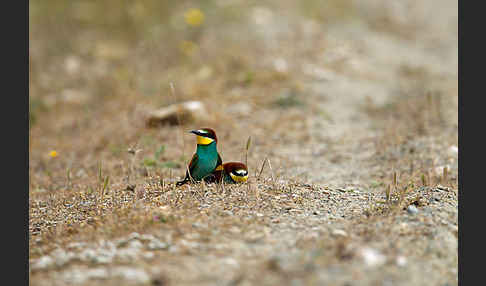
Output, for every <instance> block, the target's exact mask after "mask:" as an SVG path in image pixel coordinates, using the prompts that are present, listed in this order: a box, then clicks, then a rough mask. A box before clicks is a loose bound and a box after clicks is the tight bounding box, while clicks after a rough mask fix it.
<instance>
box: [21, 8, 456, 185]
mask: <svg viewBox="0 0 486 286" xmlns="http://www.w3.org/2000/svg"><path fill="white" fill-rule="evenodd" d="M29 13H30V15H29V20H30V21H29V40H30V43H29V62H30V89H29V92H30V94H29V107H30V111H29V114H30V166H29V169H30V174H31V188H33V189H56V188H57V187H59V186H58V185H56V181H57V180H56V179H55V178H56V176H59V177H65V173H66V172H65V170H66V169H70V170H73V172H74V175H73V179H76V178H79V179H80V180H81V181H80V182H82V178H87V177H89V175H90V174H96V172H97V166H98V164H99V162H100V161H104V162H105V163H106V166H107V169H109V170H110V172H113V175H114V176H115V178H119V180H120V181H121V180H122V178H123V177H124V174H125V173H124V172H125V171H126V170H125V169H124V168H125V167H124V166H125V165H126V164H127V162H129V159H130V157H129V155H127V152H126V151H127V149H128V148H132V147H134V146H136V148H138V149H141V150H142V151H141V152H142V153H141V154H142V155H140V157H139V162H137V163H136V164H135V165H136V168H138V167H139V168H141V170H142V171H140V172H141V173H143V174H145V175H147V174H150V172H152V173H154V174H157V175H161V176H169V174H171V175H170V176H174V177H177V176H182V173H183V170H184V165H185V164H186V163H187V162H188V160H189V159H190V156H191V155H192V152H193V150H194V138H192V137H191V135H190V134H188V133H187V131H188V130H191V128H199V127H203V126H208V127H212V128H214V129H215V130H216V131H217V134H218V137H219V138H220V144H219V146H220V147H219V149H220V151H221V153H222V156H223V160H224V161H238V160H242V158H243V156H244V146H245V143H246V141H247V139H248V137H249V136H252V144H251V146H252V149H251V152H250V154H249V161H250V163H249V165H250V168H253V169H257V168H259V166H260V165H261V163H262V161H263V160H264V158H265V157H270V158H272V160H273V161H274V165H275V167H274V169H275V170H274V171H275V172H276V173H278V174H281V175H282V176H287V178H299V179H303V180H307V181H313V182H319V183H323V182H326V183H329V184H332V183H336V184H337V183H342V182H350V183H352V182H358V181H359V180H362V179H363V178H367V179H368V177H370V176H373V177H375V179H376V178H378V177H380V176H381V177H383V176H385V174H384V172H385V171H384V170H383V171H380V170H381V167H382V166H384V164H385V165H386V166H390V167H391V166H394V167H396V168H400V165H401V161H400V159H401V158H404V156H402V155H403V154H401V153H400V154H399V153H397V152H401V151H400V148H399V146H400V145H403V144H404V143H406V142H409V141H410V139H411V138H413V139H414V140H416V141H417V140H418V141H420V140H419V139H420V138H429V137H432V138H437V140H439V141H440V140H443V138H442V137H444V138H447V140H448V141H447V142H448V143H450V144H457V143H456V142H457V96H458V94H457V42H458V32H457V2H456V1H446V2H444V1H426V2H423V1H414V0H408V1H399V2H397V1H393V2H391V1H384V0H371V1H357V0H339V1H318V0H307V1H286V0H278V1H238V0H231V1H230V0H228V1H216V0H212V1H152V0H144V1H136V0H131V1H128V0H127V1H111V0H107V1H87V0H86V1H61V0H49V1H35V0H33V1H29ZM170 83H173V85H174V87H175V89H174V91H175V92H171V89H170ZM185 101H199V102H200V105H198V108H199V109H198V110H197V111H198V113H195V114H194V116H193V117H191V118H190V119H188V120H187V121H184V122H183V124H184V125H183V126H182V128H179V127H177V121H176V122H170V121H167V122H164V121H161V122H159V123H160V124H149V123H150V122H151V121H150V116H151V114H152V112H153V111H155V110H157V109H159V108H164V107H167V106H170V105H172V104H176V103H181V102H185ZM152 123H153V122H152ZM439 135H440V136H439ZM427 136H428V137H427ZM441 136H442V137H441ZM439 138H440V139H439ZM418 141H417V142H418ZM417 142H415V141H413V143H409V144H412V145H414V144H415V145H417V144H418V145H417V146H415V145H414V146H415V147H413V148H419V149H420V148H422V149H424V150H426V149H427V148H428V149H427V150H429V149H430V148H432V147H430V148H429V147H427V148H425V147H424V146H425V145H420V144H423V143H417ZM424 144H425V143H424ZM450 144H449V145H450ZM388 147H390V148H391V149H387V148H388ZM397 148H398V149H397ZM387 150H389V152H388V151H387ZM390 150H391V151H390ZM397 150H398V151H397ZM53 152H55V153H53ZM386 152H388V153H386ZM437 152H439V151H437ZM375 155H379V156H381V157H379V156H375ZM371 157H373V158H374V159H373V160H377V159H376V158H382V159H383V161H380V162H376V161H373V162H371V161H369V160H368V159H370V158H371ZM53 158H56V160H53ZM419 159H420V162H416V164H415V165H416V166H422V167H423V168H424V169H430V168H435V167H437V166H442V165H444V164H447V162H446V161H444V160H445V159H444V160H442V159H440V160H438V159H435V158H429V159H424V158H418V157H416V158H412V159H407V163H406V164H403V165H406V166H407V167H406V169H407V170H408V169H409V165H410V164H409V163H410V162H409V161H410V160H411V161H413V160H419ZM387 164H388V165H387ZM412 164H413V163H412ZM257 166H258V167H257ZM370 167H373V168H375V169H374V171H373V172H372V175H370V174H369V173H370V171H367V172H365V173H362V170H364V169H367V170H369V169H368V168H370ZM353 168H354V169H353ZM404 168H405V167H404ZM451 168H454V167H453V166H452V167H451ZM147 170H148V171H147ZM315 170H327V171H326V172H316V171H315ZM172 171H174V173H173V174H172ZM147 172H148V173H147ZM76 174H77V175H78V176H75V175H76ZM370 180H371V179H370ZM114 181H116V179H114ZM32 184H33V185H32ZM80 188H81V187H80Z"/></svg>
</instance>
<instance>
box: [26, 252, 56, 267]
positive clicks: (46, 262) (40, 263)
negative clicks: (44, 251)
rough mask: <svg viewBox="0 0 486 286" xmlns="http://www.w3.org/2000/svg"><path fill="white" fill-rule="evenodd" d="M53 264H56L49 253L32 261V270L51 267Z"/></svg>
mask: <svg viewBox="0 0 486 286" xmlns="http://www.w3.org/2000/svg"><path fill="white" fill-rule="evenodd" d="M52 265H54V259H52V258H51V257H50V256H48V255H45V256H42V257H41V258H39V259H37V260H36V261H35V262H34V263H32V265H31V268H32V270H43V269H47V268H49V267H51V266H52Z"/></svg>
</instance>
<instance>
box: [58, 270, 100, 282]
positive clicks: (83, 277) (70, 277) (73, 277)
mask: <svg viewBox="0 0 486 286" xmlns="http://www.w3.org/2000/svg"><path fill="white" fill-rule="evenodd" d="M108 276H109V275H108V271H107V270H106V269H105V268H94V269H73V270H69V271H66V272H64V273H63V274H62V279H63V280H64V281H65V282H67V283H69V284H82V283H85V282H87V281H89V280H96V279H98V280H101V279H107V278H108Z"/></svg>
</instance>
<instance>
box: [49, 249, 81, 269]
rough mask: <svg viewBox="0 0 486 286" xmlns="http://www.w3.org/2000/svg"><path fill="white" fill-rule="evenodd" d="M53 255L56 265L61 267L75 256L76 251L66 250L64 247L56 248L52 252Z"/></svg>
mask: <svg viewBox="0 0 486 286" xmlns="http://www.w3.org/2000/svg"><path fill="white" fill-rule="evenodd" d="M51 256H52V257H53V259H54V262H55V263H56V266H58V267H60V266H63V265H64V264H66V263H68V262H69V261H71V259H73V258H74V257H75V255H74V253H71V252H66V251H64V250H63V249H56V250H54V251H53V252H52V253H51Z"/></svg>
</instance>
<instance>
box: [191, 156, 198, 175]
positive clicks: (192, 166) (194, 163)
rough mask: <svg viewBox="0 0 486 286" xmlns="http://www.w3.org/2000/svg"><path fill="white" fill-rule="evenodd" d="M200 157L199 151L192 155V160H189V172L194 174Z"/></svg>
mask: <svg viewBox="0 0 486 286" xmlns="http://www.w3.org/2000/svg"><path fill="white" fill-rule="evenodd" d="M198 159H199V156H197V153H194V155H192V159H191V162H189V167H188V169H189V172H190V173H191V174H192V170H193V169H194V167H196V164H197V160H198Z"/></svg>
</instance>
